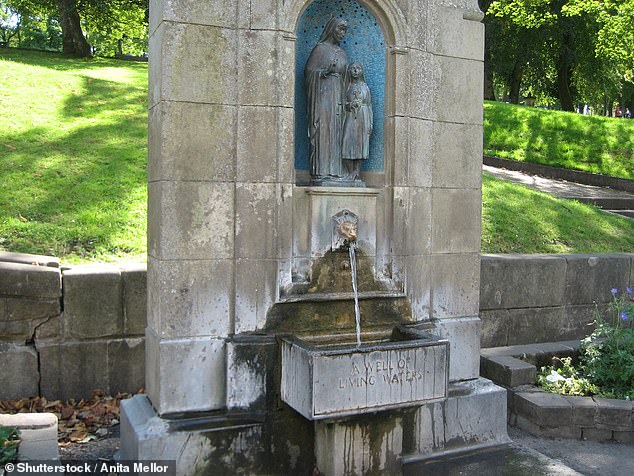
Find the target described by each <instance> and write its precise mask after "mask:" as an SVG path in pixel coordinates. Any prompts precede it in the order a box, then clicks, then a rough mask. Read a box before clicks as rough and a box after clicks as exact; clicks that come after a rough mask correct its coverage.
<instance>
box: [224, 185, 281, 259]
mask: <svg viewBox="0 0 634 476" xmlns="http://www.w3.org/2000/svg"><path fill="white" fill-rule="evenodd" d="M278 197H279V194H278V188H277V186H276V185H275V184H266V183H240V184H238V185H237V186H236V236H235V246H236V256H237V257H238V258H260V259H266V258H268V259H272V258H276V257H277V250H278V244H277V234H276V230H277V216H276V210H277V203H278V200H279V198H278Z"/></svg>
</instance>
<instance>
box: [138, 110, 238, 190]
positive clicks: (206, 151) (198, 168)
mask: <svg viewBox="0 0 634 476" xmlns="http://www.w3.org/2000/svg"><path fill="white" fill-rule="evenodd" d="M150 116H151V117H150V127H149V139H148V142H149V147H150V148H151V149H152V150H151V153H150V154H149V161H148V177H149V180H150V181H151V182H153V181H159V180H196V181H200V180H202V181H221V182H222V181H226V182H229V181H232V180H235V175H236V171H235V168H236V163H235V161H236V134H237V121H238V111H237V108H236V107H235V106H227V105H214V104H196V103H190V102H187V103H180V102H168V101H166V102H162V103H160V104H158V105H157V106H155V107H154V108H152V110H151V111H150ZM183 124H187V127H183Z"/></svg>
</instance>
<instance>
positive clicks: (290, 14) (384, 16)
mask: <svg viewBox="0 0 634 476" xmlns="http://www.w3.org/2000/svg"><path fill="white" fill-rule="evenodd" d="M312 2H313V0H290V1H289V2H288V6H287V7H286V9H285V10H286V15H285V17H284V18H283V19H282V25H283V29H284V30H286V31H289V32H296V31H297V25H298V24H299V20H300V18H301V15H302V13H303V12H304V10H306V8H307V7H308V5H310V4H311V3H312ZM358 2H359V3H361V4H362V5H364V6H365V7H367V8H368V10H370V11H371V12H372V14H373V15H374V17H375V18H376V19H377V20H378V22H379V24H380V25H381V30H382V31H383V36H384V38H385V41H386V43H387V46H388V47H392V46H399V45H404V44H406V43H407V21H406V19H405V15H404V14H403V12H402V11H401V9H400V8H399V7H398V5H396V2H394V1H389V0H388V1H386V0H358Z"/></svg>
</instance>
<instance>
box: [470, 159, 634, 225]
mask: <svg viewBox="0 0 634 476" xmlns="http://www.w3.org/2000/svg"><path fill="white" fill-rule="evenodd" d="M482 170H483V171H484V172H485V173H487V174H489V175H493V176H494V177H497V178H500V179H504V180H509V181H511V182H514V183H518V184H522V185H526V186H527V187H530V188H533V189H535V190H539V191H541V192H546V193H549V194H551V195H555V196H557V197H561V198H570V199H574V200H579V201H580V202H584V203H591V204H593V205H597V206H598V207H600V208H603V209H604V210H606V211H610V212H612V213H618V214H619V215H623V216H626V217H629V218H634V194H633V193H629V192H623V191H621V190H613V189H611V188H607V187H597V186H594V185H583V184H579V183H574V182H567V181H565V180H555V179H549V178H545V177H540V176H538V175H531V174H529V173H526V172H519V171H516V170H507V169H502V168H497V167H491V166H489V165H483V166H482Z"/></svg>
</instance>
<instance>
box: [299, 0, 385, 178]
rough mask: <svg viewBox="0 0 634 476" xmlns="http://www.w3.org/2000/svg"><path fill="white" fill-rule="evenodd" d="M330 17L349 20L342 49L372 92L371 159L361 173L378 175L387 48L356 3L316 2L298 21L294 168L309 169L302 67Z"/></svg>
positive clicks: (366, 12)
mask: <svg viewBox="0 0 634 476" xmlns="http://www.w3.org/2000/svg"><path fill="white" fill-rule="evenodd" d="M330 16H339V17H343V18H345V19H346V20H347V21H348V32H347V33H346V37H345V38H344V40H343V41H342V42H341V47H342V48H343V49H344V50H345V52H346V54H347V55H348V60H349V61H350V62H351V63H352V62H358V63H360V64H361V66H362V67H363V70H364V73H365V81H366V83H368V87H369V88H370V92H371V93H372V111H373V115H374V131H373V133H372V136H371V137H370V157H369V158H368V160H366V161H364V163H363V169H362V170H367V171H375V172H380V171H383V169H384V160H383V149H384V145H383V117H384V107H385V49H386V46H385V40H384V37H383V32H382V31H381V27H380V26H379V24H378V22H377V20H376V18H375V17H374V15H372V13H371V12H370V11H369V10H368V9H367V8H366V7H365V6H363V5H362V4H361V3H359V2H357V1H356V0H315V1H313V2H312V3H311V4H310V5H309V6H308V8H306V10H305V11H304V13H303V14H302V16H301V18H300V21H299V26H298V28H297V45H296V53H295V168H296V169H300V170H308V168H309V165H308V155H309V152H308V132H307V124H306V121H307V119H306V88H305V86H304V66H305V65H306V61H307V60H308V56H309V55H310V52H311V51H312V49H313V48H314V47H315V45H316V44H317V41H318V40H319V37H320V36H321V32H322V31H323V29H324V25H325V24H326V22H327V21H328V19H329V18H330Z"/></svg>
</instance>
